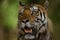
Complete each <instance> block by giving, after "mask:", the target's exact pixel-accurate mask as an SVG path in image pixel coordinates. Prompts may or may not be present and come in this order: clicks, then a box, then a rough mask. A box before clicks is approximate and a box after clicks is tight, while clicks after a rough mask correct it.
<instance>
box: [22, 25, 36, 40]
mask: <svg viewBox="0 0 60 40" xmlns="http://www.w3.org/2000/svg"><path fill="white" fill-rule="evenodd" d="M23 31H24V32H25V35H24V39H26V40H32V39H35V37H36V29H34V28H33V27H31V28H29V27H27V26H25V28H24V29H23Z"/></svg>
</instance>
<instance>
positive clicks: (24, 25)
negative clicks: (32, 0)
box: [18, 3, 50, 40]
mask: <svg viewBox="0 0 60 40" xmlns="http://www.w3.org/2000/svg"><path fill="white" fill-rule="evenodd" d="M20 4H21V3H20ZM48 30H49V20H48V16H47V10H46V7H44V6H42V5H38V4H32V5H30V6H24V5H20V6H19V13H18V40H50V33H49V31H48Z"/></svg>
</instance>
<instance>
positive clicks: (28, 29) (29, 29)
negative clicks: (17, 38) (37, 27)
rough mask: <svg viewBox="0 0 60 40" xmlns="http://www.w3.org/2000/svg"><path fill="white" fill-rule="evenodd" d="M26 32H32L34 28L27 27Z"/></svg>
mask: <svg viewBox="0 0 60 40" xmlns="http://www.w3.org/2000/svg"><path fill="white" fill-rule="evenodd" d="M24 32H25V33H32V28H25V29H24Z"/></svg>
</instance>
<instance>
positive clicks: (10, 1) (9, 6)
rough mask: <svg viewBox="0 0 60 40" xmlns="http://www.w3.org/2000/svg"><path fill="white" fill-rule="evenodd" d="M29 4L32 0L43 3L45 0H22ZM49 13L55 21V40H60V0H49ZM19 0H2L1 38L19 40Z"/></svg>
mask: <svg viewBox="0 0 60 40" xmlns="http://www.w3.org/2000/svg"><path fill="white" fill-rule="evenodd" d="M20 1H21V2H22V3H23V4H25V5H29V4H30V3H32V1H36V2H37V3H43V1H44V0H20ZM48 1H49V8H48V15H49V17H50V19H51V20H52V22H53V29H54V40H60V0H48ZM17 20H18V0H0V40H17V35H16V27H17Z"/></svg>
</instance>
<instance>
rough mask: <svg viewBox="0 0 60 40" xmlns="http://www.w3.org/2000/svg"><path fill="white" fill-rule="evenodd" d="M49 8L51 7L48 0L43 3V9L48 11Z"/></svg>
mask: <svg viewBox="0 0 60 40" xmlns="http://www.w3.org/2000/svg"><path fill="white" fill-rule="evenodd" d="M48 6H49V2H48V0H45V1H44V3H43V7H44V8H45V9H46V10H48Z"/></svg>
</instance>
